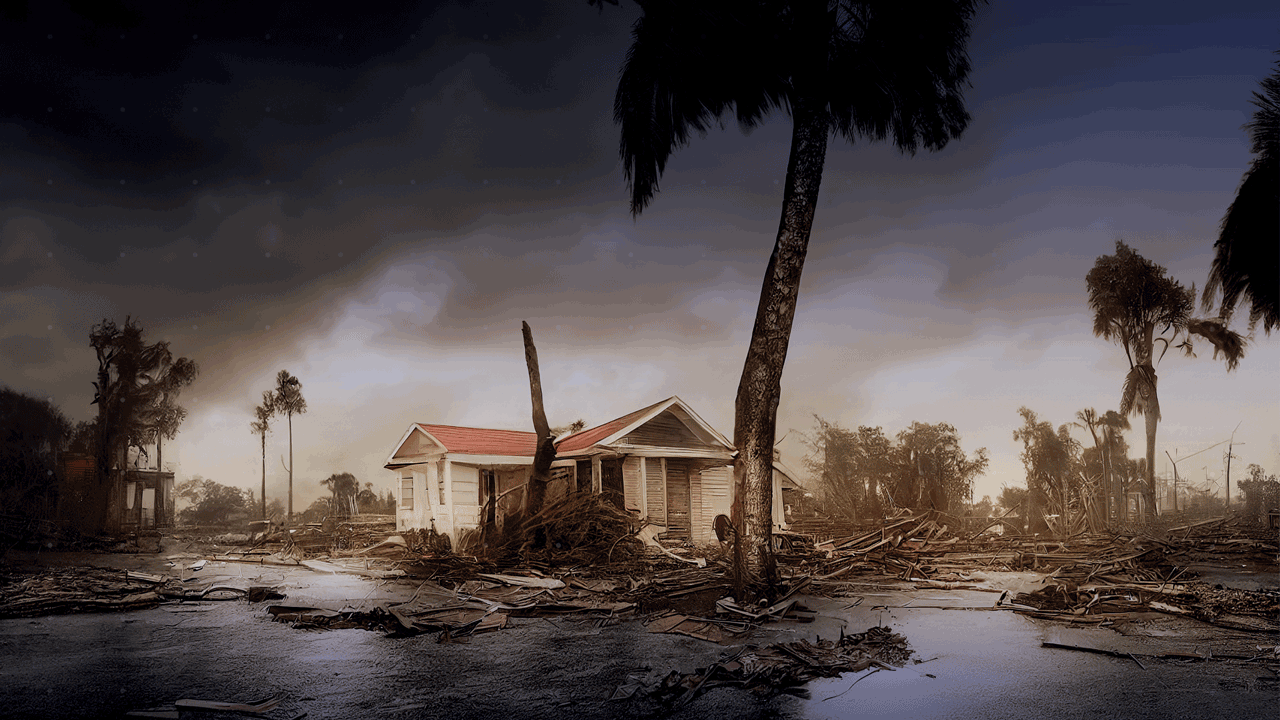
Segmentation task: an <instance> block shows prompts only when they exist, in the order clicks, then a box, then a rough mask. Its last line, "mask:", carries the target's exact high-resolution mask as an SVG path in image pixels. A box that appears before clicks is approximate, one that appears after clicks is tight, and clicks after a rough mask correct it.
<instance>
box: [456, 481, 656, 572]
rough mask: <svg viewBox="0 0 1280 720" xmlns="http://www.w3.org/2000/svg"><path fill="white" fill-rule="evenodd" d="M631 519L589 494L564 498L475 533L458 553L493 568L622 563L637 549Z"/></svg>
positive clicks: (603, 499) (626, 513) (602, 497)
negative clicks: (528, 564)
mask: <svg viewBox="0 0 1280 720" xmlns="http://www.w3.org/2000/svg"><path fill="white" fill-rule="evenodd" d="M636 526H637V522H636V518H635V517H633V516H632V515H631V513H628V512H627V511H626V510H623V509H622V508H619V507H618V506H617V505H614V504H613V503H611V502H609V500H607V499H606V498H605V497H604V496H601V495H594V494H591V493H576V492H575V493H568V494H567V495H566V496H565V497H563V498H560V499H557V500H556V501H554V502H550V503H548V504H547V505H546V506H544V507H543V508H542V510H540V511H539V512H538V513H537V514H535V515H533V516H530V517H526V518H518V517H515V518H507V519H506V520H505V521H504V523H503V525H502V527H501V528H500V529H498V530H497V531H496V532H495V533H494V534H493V535H492V536H485V535H484V534H483V533H476V534H475V536H473V539H472V540H471V541H469V542H465V543H459V545H460V546H461V547H460V549H461V550H463V551H464V552H470V553H472V554H474V555H477V556H479V557H482V558H484V559H485V560H488V561H491V562H495V563H498V564H512V563H523V562H528V561H529V560H534V559H536V560H540V561H542V562H545V563H547V564H550V565H562V566H563V565H592V564H599V563H614V562H625V561H627V560H630V559H632V558H634V557H635V556H636V554H637V551H638V550H639V549H640V544H639V543H638V542H637V541H636V536H635V531H636V529H637V527H636Z"/></svg>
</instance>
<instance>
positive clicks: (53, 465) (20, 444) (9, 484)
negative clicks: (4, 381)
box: [0, 387, 73, 519]
mask: <svg viewBox="0 0 1280 720" xmlns="http://www.w3.org/2000/svg"><path fill="white" fill-rule="evenodd" d="M72 431H73V430H72V425H71V422H70V421H68V420H67V418H66V417H65V416H64V415H63V414H62V411H61V410H59V409H58V408H57V407H56V406H55V405H54V404H53V403H51V402H49V401H48V400H41V399H37V398H34V397H31V396H30V395H26V394H24V393H20V392H17V391H16V390H12V389H10V388H7V387H0V508H4V509H3V510H0V512H3V513H6V514H16V515H27V516H32V517H43V518H45V519H50V518H51V516H52V515H53V509H54V508H55V507H56V505H57V499H58V480H59V460H60V459H61V457H62V453H63V452H64V451H65V450H66V449H67V445H68V443H69V442H70V440H71V434H72Z"/></svg>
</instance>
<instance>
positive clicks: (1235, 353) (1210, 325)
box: [1183, 318, 1247, 372]
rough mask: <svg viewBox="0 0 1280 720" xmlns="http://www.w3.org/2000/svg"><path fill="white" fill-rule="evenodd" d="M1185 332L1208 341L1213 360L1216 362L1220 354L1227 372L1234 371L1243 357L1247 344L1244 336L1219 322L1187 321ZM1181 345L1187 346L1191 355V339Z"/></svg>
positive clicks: (1204, 320) (1205, 320)
mask: <svg viewBox="0 0 1280 720" xmlns="http://www.w3.org/2000/svg"><path fill="white" fill-rule="evenodd" d="M1187 332H1188V333H1189V334H1194V335H1199V336H1200V337H1202V338H1204V339H1206V340H1208V341H1209V342H1210V343H1211V344H1212V345H1213V357H1214V359H1215V360H1216V359H1217V357H1218V355H1219V354H1221V355H1222V357H1223V359H1224V360H1226V363H1227V372H1231V371H1232V370H1235V369H1236V366H1237V365H1239V364H1240V360H1241V358H1243V357H1244V346H1245V345H1246V343H1247V341H1246V340H1245V338H1244V336H1243V335H1241V334H1240V333H1238V332H1235V331H1234V330H1231V329H1230V328H1228V327H1227V326H1226V323H1224V322H1222V321H1221V320H1207V319H1198V318H1197V319H1193V320H1189V321H1188V322H1187ZM1183 344H1184V345H1186V346H1187V352H1188V354H1191V339H1190V338H1189V337H1188V338H1187V340H1186V342H1185V343H1183Z"/></svg>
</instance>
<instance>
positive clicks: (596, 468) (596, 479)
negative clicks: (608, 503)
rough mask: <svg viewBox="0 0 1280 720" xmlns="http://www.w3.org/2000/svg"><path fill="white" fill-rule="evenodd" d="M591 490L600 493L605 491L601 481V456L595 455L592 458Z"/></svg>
mask: <svg viewBox="0 0 1280 720" xmlns="http://www.w3.org/2000/svg"><path fill="white" fill-rule="evenodd" d="M591 492H592V494H594V495H599V494H600V493H601V492H603V488H602V486H601V482H600V456H599V455H595V456H593V457H592V458H591Z"/></svg>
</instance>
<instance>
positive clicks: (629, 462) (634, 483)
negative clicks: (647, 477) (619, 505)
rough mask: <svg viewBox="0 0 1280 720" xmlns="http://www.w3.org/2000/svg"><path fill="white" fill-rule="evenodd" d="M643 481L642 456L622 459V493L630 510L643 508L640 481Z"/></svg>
mask: <svg viewBox="0 0 1280 720" xmlns="http://www.w3.org/2000/svg"><path fill="white" fill-rule="evenodd" d="M641 482H643V478H642V477H641V471H640V458H638V457H629V458H627V459H625V460H623V461H622V495H623V498H624V505H625V506H626V508H627V509H628V510H641V505H640V483H641Z"/></svg>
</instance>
